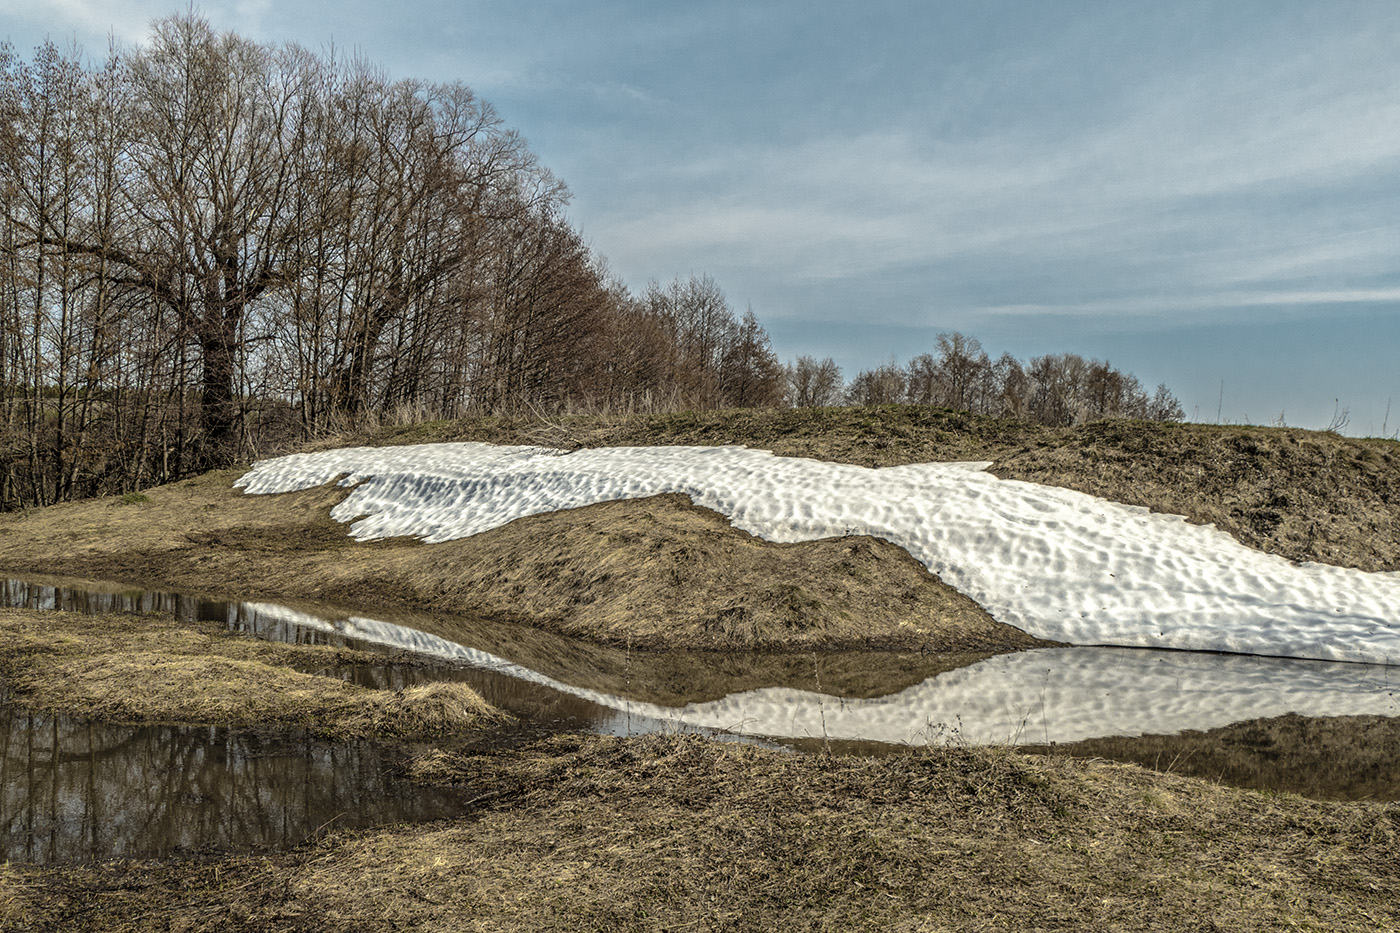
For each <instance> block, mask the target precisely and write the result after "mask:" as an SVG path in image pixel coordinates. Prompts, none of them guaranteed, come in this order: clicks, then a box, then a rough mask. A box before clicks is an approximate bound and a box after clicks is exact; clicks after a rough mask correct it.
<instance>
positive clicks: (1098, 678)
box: [247, 603, 1400, 744]
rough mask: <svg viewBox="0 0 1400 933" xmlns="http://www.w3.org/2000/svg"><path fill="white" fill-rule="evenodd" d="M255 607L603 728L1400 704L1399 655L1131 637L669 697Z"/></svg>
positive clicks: (885, 736) (1081, 730) (931, 730)
mask: <svg viewBox="0 0 1400 933" xmlns="http://www.w3.org/2000/svg"><path fill="white" fill-rule="evenodd" d="M247 608H248V609H249V610H250V611H252V612H253V613H255V614H257V615H259V616H261V617H263V618H265V619H276V620H280V621H282V622H285V623H290V624H295V625H299V626H306V627H310V628H315V629H320V630H324V631H333V632H336V633H339V634H341V635H343V636H346V637H350V638H356V639H361V640H364V641H368V642H374V643H377V644H382V645H391V646H394V647H397V648H403V649H406V650H410V651H415V652H419V653H422V654H427V655H432V656H434V657H440V658H444V659H449V660H453V661H457V662H461V663H465V664H471V665H474V666H477V667H481V668H485V669H489V670H493V671H497V672H500V673H505V674H508V675H510V676H513V677H519V678H521V679H523V680H528V681H530V682H532V683H537V684H541V685H545V686H548V687H550V688H552V689H555V690H558V691H561V692H563V693H568V694H570V695H572V696H576V697H580V698H582V699H586V700H588V701H590V702H592V703H596V704H598V705H599V706H602V707H606V708H609V709H613V710H616V711H618V713H619V714H620V717H621V718H619V717H614V718H613V719H611V720H610V721H608V725H607V726H606V728H605V731H612V732H616V731H618V730H619V727H622V728H625V729H626V730H627V731H629V732H645V731H651V730H653V729H657V728H675V727H677V726H682V727H693V728H714V729H723V730H726V731H730V732H736V733H741V734H745V735H756V736H766V737H769V738H830V739H851V740H869V741H878V742H890V743H907V744H925V743H929V742H939V741H970V742H975V743H984V742H993V743H1001V742H1005V743H1013V744H1015V743H1042V742H1045V743H1048V742H1059V743H1065V742H1077V741H1079V740H1081V739H1087V738H1096V737H1099V736H1107V735H1143V734H1172V733H1176V732H1180V731H1182V730H1185V729H1198V730H1206V729H1213V728H1215V727H1217V726H1224V725H1228V724H1230V723H1233V722H1240V721H1243V720H1248V719H1262V718H1267V717H1271V716H1281V715H1283V714H1285V713H1298V714H1300V715H1303V716H1346V715H1362V714H1371V715H1384V716H1400V668H1396V667H1386V666H1381V665H1370V664H1339V663H1332V662H1323V661H1298V660H1292V659H1287V658H1260V657H1250V656H1247V655H1218V654H1204V653H1195V652H1167V651H1148V650H1142V649H1127V648H1058V649H1047V650H1041V651H1027V652H1021V653H1019V654H1007V655H999V656H997V657H993V658H989V659H987V660H985V661H981V662H979V663H977V664H973V665H971V666H969V667H965V668H960V669H958V670H954V671H949V672H947V673H944V674H940V675H938V676H936V677H931V678H929V679H928V680H926V681H924V682H923V683H921V684H917V685H915V686H913V687H910V688H908V689H907V690H903V691H901V692H899V693H896V694H892V695H890V696H884V697H877V698H874V699H843V698H836V697H830V696H825V695H823V694H818V693H813V692H809V691H805V690H794V689H791V688H779V687H771V688H764V689H759V690H750V691H746V692H744V693H736V694H731V695H730V696H727V697H725V698H724V699H722V700H717V701H713V702H708V703H694V704H689V705H686V706H683V707H667V706H660V705H657V704H654V703H641V702H637V701H634V700H629V699H625V698H621V697H615V696H611V695H609V694H605V693H601V692H599V691H596V690H588V689H585V688H582V687H574V686H571V685H569V684H567V683H564V682H562V681H559V680H556V679H554V678H551V677H547V676H545V675H544V674H540V673H537V672H535V671H531V670H529V669H527V668H524V667H521V666H520V665H518V664H514V663H513V662H511V661H508V660H506V659H504V658H499V657H496V656H495V655H491V654H488V653H486V652H483V651H478V650H476V649H474V648H469V647H466V646H464V645H459V644H456V643H454V642H451V641H448V640H446V639H444V638H440V637H438V636H436V635H431V634H428V633H426V632H420V631H417V630H415V629H409V628H404V627H403V626H398V625H393V624H391V623H387V622H379V621H376V620H374V619H365V618H350V619H344V620H337V621H335V622H331V621H327V620H324V619H318V618H316V617H314V616H311V615H308V614H306V613H301V612H297V611H295V610H291V609H286V608H284V607H278V606H273V605H269V604H262V603H258V604H249V605H248V607H247Z"/></svg>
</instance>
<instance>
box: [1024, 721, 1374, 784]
mask: <svg viewBox="0 0 1400 933" xmlns="http://www.w3.org/2000/svg"><path fill="white" fill-rule="evenodd" d="M1396 712H1397V713H1400V706H1397V709H1396ZM1023 750H1024V751H1029V752H1040V753H1050V754H1055V755H1073V756H1075V757H1079V758H1092V757H1104V758H1111V759H1113V760H1114V761H1131V762H1136V763H1138V764H1140V765H1142V766H1143V767H1145V768H1153V769H1155V770H1159V771H1169V772H1171V773H1173V774H1182V775H1188V776H1192V777H1200V778H1204V779H1206V780H1210V781H1218V782H1220V783H1222V784H1229V785H1230V786H1232V787H1252V788H1256V789H1260V790H1262V789H1266V788H1267V789H1271V790H1275V791H1288V792H1290V793H1295V794H1302V795H1303V796H1306V797H1313V798H1315V799H1321V800H1395V799H1397V798H1400V719H1396V718H1393V717H1388V716H1329V717H1325V718H1317V717H1306V716H1299V715H1297V714H1296V713H1289V714H1288V715H1286V716H1276V717H1273V718H1270V719H1255V720H1250V721H1249V722H1239V723H1234V724H1232V725H1228V726H1222V727H1220V728H1218V729H1211V730H1209V731H1206V732H1202V731H1199V730H1195V729H1188V730H1186V731H1185V732H1182V733H1180V734H1178V735H1145V736H1138V737H1135V738H1125V737H1121V736H1112V737H1108V738H1099V739H1089V740H1087V741H1083V742H1074V743H1070V744H1067V745H1057V746H1055V747H1054V748H1053V749H1047V748H1044V747H1032V746H1026V747H1025V748H1024V749H1023Z"/></svg>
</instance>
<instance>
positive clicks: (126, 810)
mask: <svg viewBox="0 0 1400 933" xmlns="http://www.w3.org/2000/svg"><path fill="white" fill-rule="evenodd" d="M0 730H3V733H4V735H3V738H0V858H4V859H13V860H19V861H28V862H44V863H55V862H74V861H82V860H88V859H103V858H112V857H121V856H128V857H138V856H139V857H152V856H161V855H166V854H170V853H174V852H180V851H191V850H196V849H206V848H216V849H259V848H279V847H285V846H290V845H295V844H297V843H300V842H303V841H305V840H306V839H308V838H309V837H311V836H313V835H314V834H315V833H316V832H317V831H318V830H321V829H323V828H328V827H333V828H342V829H343V828H356V827H363V826H370V825H378V824H383V823H394V822H401V821H413V822H418V821H423V820H427V819H434V818H437V817H440V816H448V815H451V814H453V813H455V812H459V809H460V808H459V806H458V800H459V799H460V798H459V794H458V793H457V792H454V791H450V790H445V789H440V788H423V787H418V786H416V785H410V784H407V783H406V782H403V783H400V782H397V781H396V780H394V777H393V775H394V768H393V762H392V761H391V760H390V759H389V758H388V753H386V752H385V751H384V750H383V749H381V748H379V747H377V746H375V745H372V744H369V743H365V742H352V743H344V742H342V743H330V742H322V741H317V740H315V739H312V738H309V737H306V736H296V735H287V734H263V733H258V732H252V731H246V730H244V731H238V730H230V729H226V728H221V727H220V728H214V727H203V728H201V727H181V726H117V725H107V724H98V723H90V722H77V721H73V720H70V719H67V718H65V717H62V716H54V715H47V714H39V713H31V712H25V711H16V710H13V709H10V708H5V707H0Z"/></svg>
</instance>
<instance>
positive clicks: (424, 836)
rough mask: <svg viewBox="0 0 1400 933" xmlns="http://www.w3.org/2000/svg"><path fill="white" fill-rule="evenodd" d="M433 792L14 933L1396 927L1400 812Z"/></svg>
mask: <svg viewBox="0 0 1400 933" xmlns="http://www.w3.org/2000/svg"><path fill="white" fill-rule="evenodd" d="M419 773H420V776H421V777H423V778H425V779H433V780H437V781H445V782H457V783H461V784H462V785H463V786H465V787H467V788H469V789H470V790H472V791H474V799H475V801H476V803H475V805H474V807H473V808H472V811H471V812H470V813H468V814H466V815H463V816H460V817H457V818H454V819H450V820H446V821H443V822H441V823H438V824H429V825H424V826H417V827H407V828H386V829H380V830H374V831H367V832H361V833H354V834H338V835H332V836H330V837H328V838H325V839H323V840H321V841H319V842H317V843H315V844H312V845H310V846H308V847H306V848H303V849H299V850H296V851H293V852H287V853H280V854H275V855H269V856H261V857H259V856H236V857H217V856H211V857H204V858H196V859H189V860H181V861H164V862H116V863H109V864H102V865H91V866H80V867H75V868H55V869H41V868H28V867H22V866H13V865H11V866H6V867H5V869H4V871H3V872H0V918H7V919H8V921H9V925H8V926H7V928H8V929H15V930H32V931H49V930H71V929H84V930H93V931H135V930H143V931H144V930H176V929H178V930H184V931H203V930H218V931H220V933H225V931H228V933H235V931H242V930H248V931H252V930H288V931H299V930H306V931H311V930H316V931H361V930H365V931H368V930H385V929H404V930H408V929H412V930H422V931H439V930H442V931H447V930H546V929H547V930H610V931H611V930H617V931H632V930H680V929H690V930H776V929H805V930H840V931H847V930H1051V929H1107V930H1129V931H1139V930H1140V931H1149V930H1151V931H1156V930H1162V931H1168V930H1170V931H1177V930H1214V931H1226V930H1228V931H1232V933H1233V931H1256V930H1258V931H1264V930H1270V931H1272V930H1283V929H1297V930H1304V929H1316V930H1356V931H1361V930H1365V931H1368V933H1369V931H1374V930H1384V929H1396V928H1400V860H1396V859H1395V857H1394V852H1395V848H1396V845H1397V843H1400V810H1397V808H1396V807H1395V806H1387V805H1377V804H1345V805H1343V804H1327V803H1319V802H1315V801H1309V800H1304V799H1302V798H1298V797H1293V796H1289V795H1263V794H1259V793H1255V792H1250V791H1241V790H1232V789H1228V788H1223V787H1218V786H1216V785H1213V784H1209V783H1207V782H1204V781H1199V780H1192V779H1188V778H1182V777H1177V776H1173V775H1166V774H1157V773H1153V772H1149V771H1145V770H1142V769H1140V768H1137V767H1134V766H1131V765H1113V764H1108V763H1104V762H1085V761H1076V760H1069V759H1035V758H1029V757H1025V756H1020V755H1015V754H1012V753H1009V752H1006V751H1001V750H995V749H993V750H962V749H943V750H932V751H929V752H920V753H911V754H907V755H901V756H896V757H891V758H883V759H861V758H848V757H840V758H836V757H829V756H821V755H814V756H796V755H790V754H783V753H778V752H772V751H766V750H761V749H756V748H750V747H741V746H733V745H722V744H716V743H712V742H706V741H702V740H696V739H691V738H685V737H666V736H658V737H649V738H644V739H625V740H624V739H610V738H599V737H564V738H559V739H554V740H552V741H549V742H547V743H543V744H538V745H534V746H529V747H525V748H519V749H515V750H502V751H497V752H495V753H493V754H490V755H473V754H462V753H453V752H445V751H439V752H436V753H433V754H431V755H428V756H425V757H424V758H423V759H422V760H421V761H420V766H419Z"/></svg>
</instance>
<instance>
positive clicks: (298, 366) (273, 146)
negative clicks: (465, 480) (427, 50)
mask: <svg viewBox="0 0 1400 933" xmlns="http://www.w3.org/2000/svg"><path fill="white" fill-rule="evenodd" d="M568 198H569V193H568V190H567V188H566V187H565V185H564V184H563V183H562V182H561V181H560V180H559V179H557V178H556V177H554V176H553V175H552V174H551V173H550V172H549V171H548V170H547V169H546V168H545V167H544V166H543V165H541V164H540V161H539V159H538V158H537V157H536V156H535V154H534V153H533V152H531V151H530V149H529V147H528V146H527V145H526V143H525V142H524V140H522V139H521V138H520V137H519V136H518V135H517V134H516V133H515V132H513V131H512V130H510V129H509V128H508V127H506V126H505V125H504V123H503V121H502V120H501V118H500V116H499V115H498V114H497V113H496V112H495V110H494V109H493V108H492V107H491V106H490V105H489V104H488V103H487V102H485V101H483V100H481V99H480V98H479V97H477V96H476V95H475V94H474V93H473V92H472V91H471V89H470V88H468V87H466V86H465V85H462V84H460V83H446V84H442V83H430V82H424V81H412V80H391V79H390V78H388V77H387V76H385V75H384V74H383V73H382V72H381V71H379V70H378V69H377V68H375V67H374V66H373V65H372V64H370V63H368V62H365V61H363V60H361V59H359V58H355V57H344V56H339V55H337V54H335V53H333V52H326V53H313V52H310V51H308V50H306V49H304V48H301V47H299V46H296V45H279V46H271V45H265V44H260V43H256V42H253V41H250V40H248V39H245V38H242V37H240V36H238V35H236V34H233V33H220V32H217V31H215V30H214V29H213V28H212V27H211V26H210V25H209V24H208V22H207V21H205V20H204V19H202V18H200V17H199V16H197V15H194V14H192V13H191V14H186V15H180V16H173V17H169V18H166V19H162V20H159V21H157V22H156V23H155V24H153V26H152V30H151V34H150V37H149V40H148V41H147V43H146V44H145V45H143V46H141V47H139V48H133V49H122V48H119V47H114V48H112V49H111V50H109V52H108V54H107V55H106V56H105V57H104V58H102V59H101V60H96V61H93V60H89V59H87V58H85V57H84V56H83V55H82V54H81V53H80V52H78V51H76V50H62V49H59V48H58V47H57V46H55V45H53V44H52V43H49V44H45V45H44V46H42V47H40V48H39V49H37V50H36V51H35V53H34V55H33V57H32V59H30V60H27V61H26V60H24V59H22V58H21V57H19V56H18V55H17V54H16V53H15V51H14V50H13V49H12V48H10V47H8V46H0V509H13V508H16V507H22V506H27V505H43V504H48V503H51V502H55V501H59V500H63V499H69V498H74V497H80V496H89V495H96V494H104V493H112V492H124V491H131V490H136V489H140V488H143V487H146V486H150V485H155V484H158V483H162V482H167V481H170V480H172V479H176V478H178V477H181V476H185V475H189V474H191V473H195V472H199V471H203V470H206V469H211V468H217V467H223V466H227V465H230V464H232V463H235V462H237V461H239V460H242V459H246V458H250V457H255V456H258V455H260V454H261V453H263V452H267V451H271V450H277V449H281V448H282V447H284V446H285V445H287V444H289V443H292V442H295V441H296V440H299V439H304V438H308V437H316V436H323V435H325V434H327V433H331V432H335V431H338V430H343V429H345V428H347V427H350V426H353V425H355V424H358V423H361V422H362V421H366V420H372V419H381V420H382V419H398V418H455V417H461V416H463V415H467V414H472V413H495V412H502V411H512V410H522V409H529V410H534V411H541V412H546V413H549V412H557V411H560V410H566V409H586V410H625V411H638V410H641V411H659V410H677V409H701V408H721V407H768V406H777V405H785V404H790V405H799V406H805V405H829V404H873V403H881V402H888V401H911V402H916V403H920V404H930V405H944V406H948V407H954V408H963V409H966V410H970V411H978V412H986V413H991V414H1009V415H1014V416H1017V417H1030V418H1035V419H1037V420H1046V421H1047V422H1054V421H1055V420H1056V419H1058V420H1059V421H1061V422H1063V421H1065V420H1066V419H1069V420H1075V419H1082V418H1085V417H1108V416H1115V415H1122V416H1128V417H1178V418H1179V417H1180V409H1179V407H1175V408H1174V407H1173V406H1174V405H1175V400H1174V399H1171V398H1170V394H1169V393H1166V390H1165V389H1164V388H1159V390H1158V394H1157V395H1156V396H1153V397H1152V398H1150V399H1146V398H1145V396H1144V394H1143V393H1142V391H1141V388H1140V387H1139V386H1138V385H1137V383H1136V380H1134V379H1133V378H1132V377H1131V376H1128V375H1126V374H1122V373H1119V372H1117V371H1116V370H1113V369H1112V368H1111V367H1107V365H1106V364H1099V363H1098V362H1097V361H1085V360H1082V359H1080V358H1078V357H1072V356H1069V355H1066V356H1062V357H1043V358H1037V359H1036V360H1032V361H1031V363H1030V364H1029V365H1024V366H1023V365H1022V364H1019V363H1017V362H1016V361H1014V360H1011V359H1009V358H1008V357H1003V358H1002V359H1001V360H998V361H997V362H996V363H990V362H989V361H988V360H987V359H986V354H985V353H983V352H982V351H981V349H980V347H978V346H977V345H976V341H974V340H971V339H970V338H965V337H963V336H961V335H956V334H954V335H944V336H943V337H940V338H939V344H938V353H937V355H925V356H921V357H918V358H916V359H915V360H914V361H912V362H911V363H910V364H909V365H908V366H907V367H897V366H894V365H893V364H891V365H890V366H887V367H881V368H879V369H876V370H872V371H870V372H863V373H860V374H859V375H858V376H857V377H856V378H855V379H854V380H852V382H851V383H850V384H849V385H847V384H846V383H844V382H843V381H842V379H841V374H840V371H839V369H837V368H836V366H835V364H834V363H832V362H831V361H830V360H825V361H822V362H817V361H815V360H812V359H810V358H806V357H804V358H801V359H799V360H797V361H795V362H794V363H793V364H791V365H789V366H786V367H785V366H783V365H782V364H781V363H780V362H779V360H778V358H777V357H776V356H775V354H774V353H773V350H772V347H771V344H770V341H769V336H768V334H767V332H766V331H765V330H764V328H763V327H762V326H761V325H760V324H759V322H758V320H757V318H756V317H755V315H754V314H753V312H752V310H748V311H746V312H745V313H743V314H742V315H741V314H736V313H735V311H734V309H733V308H732V307H731V306H730V305H729V303H728V301H727V300H726V298H725V296H724V294H723V292H722V291H721V289H720V288H719V286H718V284H717V283H716V282H715V281H714V280H713V279H711V278H709V277H708V276H703V275H702V276H696V275H691V276H689V277H687V278H676V279H674V280H672V281H670V282H668V283H658V282H653V283H651V284H650V285H648V286H647V287H646V289H645V290H644V291H643V292H642V293H640V294H636V293H633V292H632V291H630V290H629V289H628V288H627V287H626V286H625V285H624V284H623V283H621V282H620V281H618V280H617V279H616V278H615V277H614V276H612V275H611V274H610V273H609V271H608V269H607V265H606V262H605V261H604V260H603V259H602V257H600V256H598V255H596V254H595V253H594V252H593V251H592V250H591V249H590V248H589V246H588V245H587V244H586V243H585V242H584V240H583V238H582V237H581V235H580V234H579V233H578V232H577V231H576V230H575V229H574V228H573V227H572V226H571V225H570V223H569V222H568V219H567V217H566V216H565V207H566V206H567V203H568Z"/></svg>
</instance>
